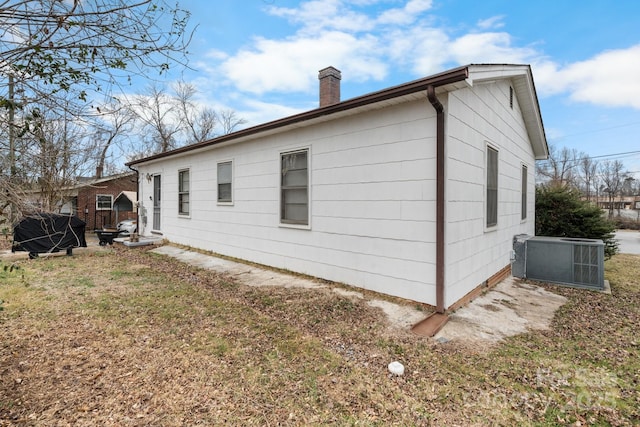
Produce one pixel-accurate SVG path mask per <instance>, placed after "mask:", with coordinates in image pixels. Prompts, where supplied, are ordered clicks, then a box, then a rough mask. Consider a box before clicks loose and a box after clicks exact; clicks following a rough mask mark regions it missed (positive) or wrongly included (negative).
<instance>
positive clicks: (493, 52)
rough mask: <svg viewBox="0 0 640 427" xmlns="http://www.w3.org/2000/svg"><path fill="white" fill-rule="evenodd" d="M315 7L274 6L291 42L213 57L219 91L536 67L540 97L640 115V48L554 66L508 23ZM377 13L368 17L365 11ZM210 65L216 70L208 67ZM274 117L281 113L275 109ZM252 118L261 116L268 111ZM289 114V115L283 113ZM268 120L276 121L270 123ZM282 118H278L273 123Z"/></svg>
mask: <svg viewBox="0 0 640 427" xmlns="http://www.w3.org/2000/svg"><path fill="white" fill-rule="evenodd" d="M397 3H398V2H397V1H393V2H390V1H389V0H352V1H346V0H311V1H304V2H301V3H300V4H299V6H297V7H290V8H289V7H275V6H271V7H268V9H267V11H268V13H269V14H271V15H273V16H277V17H281V18H284V19H286V20H287V21H288V22H290V23H291V24H293V25H294V26H295V28H293V29H292V30H291V33H290V35H289V36H287V37H281V38H272V39H270V38H266V37H255V38H254V39H253V40H252V41H251V43H249V44H248V45H246V47H244V48H242V49H240V50H238V51H236V52H222V51H218V50H212V51H210V52H209V54H208V55H205V56H204V57H202V58H200V61H201V63H199V65H198V68H199V69H201V70H206V72H207V75H208V76H210V80H211V81H212V83H210V84H215V85H216V86H217V87H219V86H226V88H227V89H228V90H225V91H224V92H225V97H227V98H229V97H230V96H231V94H232V93H236V96H238V97H240V98H243V99H244V95H243V94H246V93H250V94H253V96H255V95H260V96H262V95H264V94H268V93H270V92H272V93H277V92H281V93H288V94H292V93H306V94H310V93H315V91H316V90H317V72H318V70H320V69H321V68H324V67H326V66H329V65H333V66H335V67H337V68H339V69H340V70H341V71H342V72H343V81H344V82H348V81H357V82H366V81H370V80H374V81H379V80H382V79H384V78H385V77H386V76H387V75H388V74H389V72H390V70H391V69H392V68H393V69H396V70H400V71H401V72H404V73H405V74H406V73H410V74H413V75H414V76H415V77H420V76H425V75H429V74H433V73H436V72H439V71H443V70H444V69H446V68H448V67H454V66H457V65H462V64H469V63H518V64H532V66H533V71H534V78H535V81H536V87H537V89H538V94H539V95H540V96H546V95H561V94H569V96H570V98H571V99H572V100H574V101H576V102H587V103H594V104H599V105H604V106H633V107H634V108H640V79H638V78H637V76H638V75H640V45H637V46H634V47H631V48H629V49H619V50H615V51H608V52H604V53H601V54H599V55H596V56H594V57H593V58H591V59H587V60H585V61H581V62H576V63H573V64H562V65H560V64H559V63H558V62H554V61H553V60H551V59H550V58H548V57H545V56H544V55H543V53H542V52H541V51H540V50H539V49H537V47H535V45H524V46H523V45H517V44H516V42H515V41H514V39H513V37H512V36H511V35H510V34H509V33H508V32H505V31H496V29H498V28H502V27H504V20H505V19H506V18H505V17H504V16H503V15H497V16H492V17H489V18H487V19H484V20H480V21H478V22H476V26H475V29H474V30H473V32H467V33H462V34H461V33H460V29H459V28H456V27H455V26H446V27H445V26H438V25H436V24H435V22H437V21H436V20H435V19H433V17H432V16H428V15H426V14H427V13H429V12H430V11H431V9H432V1H431V0H409V1H406V2H403V5H402V6H401V7H395V8H392V7H389V4H397ZM371 5H373V6H375V7H373V8H371V10H375V12H371V11H369V12H368V13H369V14H367V13H365V12H364V11H366V9H363V8H362V7H363V6H371ZM207 64H209V65H207ZM264 109H265V111H266V112H268V111H274V107H273V105H271V104H266V105H265V106H264ZM249 110H250V111H248V112H245V113H243V114H244V115H246V116H248V117H254V116H255V117H256V118H257V117H258V116H260V117H262V116H265V115H263V114H262V113H261V112H260V111H262V107H261V106H260V105H258V104H256V105H255V112H252V108H249ZM280 112H281V113H286V111H284V110H282V111H280ZM266 115H269V114H266ZM272 117H273V116H272Z"/></svg>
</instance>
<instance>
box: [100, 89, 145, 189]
mask: <svg viewBox="0 0 640 427" xmlns="http://www.w3.org/2000/svg"><path fill="white" fill-rule="evenodd" d="M98 113H99V116H98V117H96V121H95V124H94V125H93V126H94V128H95V135H96V140H97V141H98V146H99V149H100V153H99V155H98V160H97V166H96V177H97V178H100V177H101V175H102V173H103V172H104V171H105V163H106V159H107V153H108V151H109V149H111V148H112V147H113V146H114V145H115V144H117V143H118V142H119V141H122V140H125V139H128V138H129V134H130V133H131V131H132V130H133V128H134V122H135V115H134V114H133V113H132V111H131V109H130V108H128V107H125V106H123V105H122V104H121V103H120V101H119V100H118V99H117V98H111V100H110V101H109V102H107V104H106V105H104V106H102V107H101V108H98ZM120 149H121V151H122V152H124V151H125V150H126V149H125V147H124V146H122V145H120Z"/></svg>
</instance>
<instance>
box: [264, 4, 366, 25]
mask: <svg viewBox="0 0 640 427" xmlns="http://www.w3.org/2000/svg"><path fill="white" fill-rule="evenodd" d="M268 12H269V13H270V14H272V15H274V16H280V17H283V18H287V19H288V20H289V21H290V22H292V23H295V24H301V25H302V26H303V28H302V30H301V31H302V32H308V31H310V32H313V33H319V32H321V31H323V30H340V31H351V32H357V31H366V30H371V29H372V27H373V25H374V23H373V21H372V20H371V18H369V17H368V16H367V15H365V14H363V13H358V12H356V11H354V10H351V9H349V7H348V5H345V4H344V3H343V1H342V0H313V1H308V2H304V3H302V5H301V6H300V7H299V8H284V7H270V8H269V9H268Z"/></svg>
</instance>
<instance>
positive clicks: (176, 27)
mask: <svg viewBox="0 0 640 427" xmlns="http://www.w3.org/2000/svg"><path fill="white" fill-rule="evenodd" d="M189 17H190V13H189V12H188V11H186V10H183V9H180V8H178V7H172V6H170V5H169V3H166V2H165V0H137V1H134V2H130V1H127V0H83V1H77V0H75V1H60V0H15V1H11V0H6V1H3V2H2V3H0V70H2V72H3V73H4V74H5V75H6V74H9V73H10V74H12V75H13V76H14V78H15V79H16V82H17V83H18V82H19V83H21V84H23V85H24V86H25V88H26V90H28V91H30V92H31V97H32V98H33V99H36V100H42V99H49V100H51V99H52V96H53V95H55V94H56V93H58V92H61V91H62V92H70V91H75V92H76V94H77V95H78V97H79V98H80V99H82V100H85V99H86V98H87V94H88V92H87V91H88V90H90V89H97V90H99V91H104V90H106V89H107V88H108V86H110V85H111V84H114V83H117V82H118V81H119V79H120V78H122V77H125V78H127V77H131V76H132V75H136V74H139V75H142V74H145V73H148V72H149V70H157V71H158V72H159V73H162V72H164V71H166V70H168V69H169V67H170V65H171V64H172V63H176V62H178V63H186V46H187V45H188V43H189V41H190V34H189V33H188V32H187V24H188V19H189ZM167 18H168V19H167ZM116 70H117V71H118V72H116Z"/></svg>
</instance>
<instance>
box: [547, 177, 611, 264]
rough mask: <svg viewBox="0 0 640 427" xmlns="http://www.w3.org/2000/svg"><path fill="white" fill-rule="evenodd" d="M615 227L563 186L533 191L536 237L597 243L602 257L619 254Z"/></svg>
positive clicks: (596, 210)
mask: <svg viewBox="0 0 640 427" xmlns="http://www.w3.org/2000/svg"><path fill="white" fill-rule="evenodd" d="M614 231H615V224H614V223H613V222H612V221H609V220H608V219H606V218H605V217H604V216H603V215H602V211H601V210H600V208H598V207H597V206H595V205H593V204H591V203H589V202H587V201H584V200H582V199H581V196H580V192H579V191H577V190H574V189H572V188H569V187H566V186H558V185H554V186H540V187H538V188H536V235H537V236H556V237H577V238H585V239H600V240H602V241H603V242H604V254H605V257H606V258H611V257H612V256H613V255H615V254H616V253H618V242H617V241H616V240H615V238H614V234H613V233H614Z"/></svg>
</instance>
